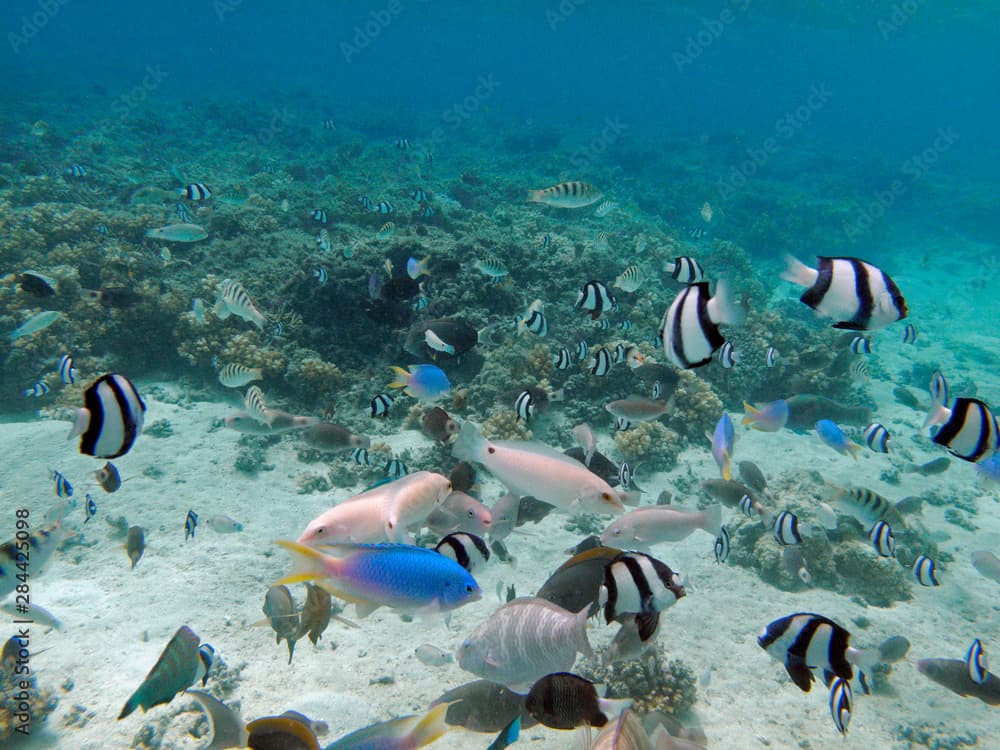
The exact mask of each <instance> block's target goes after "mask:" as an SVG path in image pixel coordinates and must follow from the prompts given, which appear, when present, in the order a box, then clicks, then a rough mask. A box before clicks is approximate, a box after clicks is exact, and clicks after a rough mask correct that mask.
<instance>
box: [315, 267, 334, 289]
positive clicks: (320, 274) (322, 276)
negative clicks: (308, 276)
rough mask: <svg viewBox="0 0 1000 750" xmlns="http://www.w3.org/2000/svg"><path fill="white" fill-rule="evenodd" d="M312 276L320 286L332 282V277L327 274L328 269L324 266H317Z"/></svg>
mask: <svg viewBox="0 0 1000 750" xmlns="http://www.w3.org/2000/svg"><path fill="white" fill-rule="evenodd" d="M312 275H313V278H314V279H316V281H317V282H318V283H319V284H320V285H323V284H325V283H326V282H327V281H329V280H330V275H329V274H328V273H327V272H326V269H325V268H323V266H317V267H316V268H314V269H313V270H312Z"/></svg>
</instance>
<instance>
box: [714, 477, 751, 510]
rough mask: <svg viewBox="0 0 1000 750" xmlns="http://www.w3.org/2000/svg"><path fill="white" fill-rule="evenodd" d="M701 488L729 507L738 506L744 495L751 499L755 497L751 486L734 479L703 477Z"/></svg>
mask: <svg viewBox="0 0 1000 750" xmlns="http://www.w3.org/2000/svg"><path fill="white" fill-rule="evenodd" d="M701 488H702V489H703V490H705V493H706V494H708V495H709V496H710V497H713V498H715V499H716V500H718V501H719V502H720V503H722V504H724V505H728V506H729V507H730V508H738V507H739V506H740V500H741V499H742V498H743V496H744V495H749V496H750V498H751V499H756V497H757V496H756V493H755V492H754V490H753V489H752V488H751V487H748V486H747V485H745V484H743V483H742V482H737V481H736V480H735V479H705V480H704V481H702V482H701Z"/></svg>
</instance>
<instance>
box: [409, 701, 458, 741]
mask: <svg viewBox="0 0 1000 750" xmlns="http://www.w3.org/2000/svg"><path fill="white" fill-rule="evenodd" d="M450 705H451V704H450V703H439V704H438V705H436V706H434V708H432V709H431V710H430V711H428V712H427V713H426V714H425V715H424V718H422V719H421V720H420V721H419V722H417V725H416V726H415V727H414V728H413V729H412V731H411V732H410V741H411V742H412V743H413V744H412V745H411V747H413V748H419V747H423V746H424V745H429V744H431V743H432V742H434V741H436V740H438V739H440V738H441V737H443V736H444V735H445V733H446V732H447V731H448V730H449V729H451V727H450V726H449V725H448V723H447V722H446V721H445V720H444V719H445V716H446V715H447V713H448V707H449V706H450Z"/></svg>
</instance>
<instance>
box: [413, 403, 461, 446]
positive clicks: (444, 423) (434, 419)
mask: <svg viewBox="0 0 1000 750" xmlns="http://www.w3.org/2000/svg"><path fill="white" fill-rule="evenodd" d="M420 424H421V426H422V427H423V431H424V434H425V435H426V436H427V437H429V438H430V439H431V440H440V441H441V442H442V443H447V442H448V441H449V440H451V438H452V437H453V436H454V435H457V434H458V431H459V429H460V428H459V426H458V422H456V421H455V420H454V419H452V418H451V417H450V416H448V412H446V411H445V410H444V409H442V408H441V407H440V406H435V407H434V408H433V409H431V410H429V411H428V412H427V413H425V414H424V416H423V418H422V419H421V420H420Z"/></svg>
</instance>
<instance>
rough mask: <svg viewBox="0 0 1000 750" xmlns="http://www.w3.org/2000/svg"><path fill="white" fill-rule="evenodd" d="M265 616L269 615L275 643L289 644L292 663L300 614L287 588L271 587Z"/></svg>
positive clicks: (289, 658) (265, 605)
mask: <svg viewBox="0 0 1000 750" xmlns="http://www.w3.org/2000/svg"><path fill="white" fill-rule="evenodd" d="M264 614H265V615H267V617H268V619H269V620H270V622H271V627H272V628H273V629H274V634H275V635H274V642H275V643H281V640H282V639H285V641H287V642H288V663H289V664H291V663H292V655H293V654H294V653H295V641H296V639H297V638H298V637H299V636H298V633H299V614H298V612H296V611H295V602H294V600H293V599H292V593H291V592H290V591H289V590H288V587H287V586H271V588H269V589H268V590H267V594H266V595H265V596H264Z"/></svg>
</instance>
